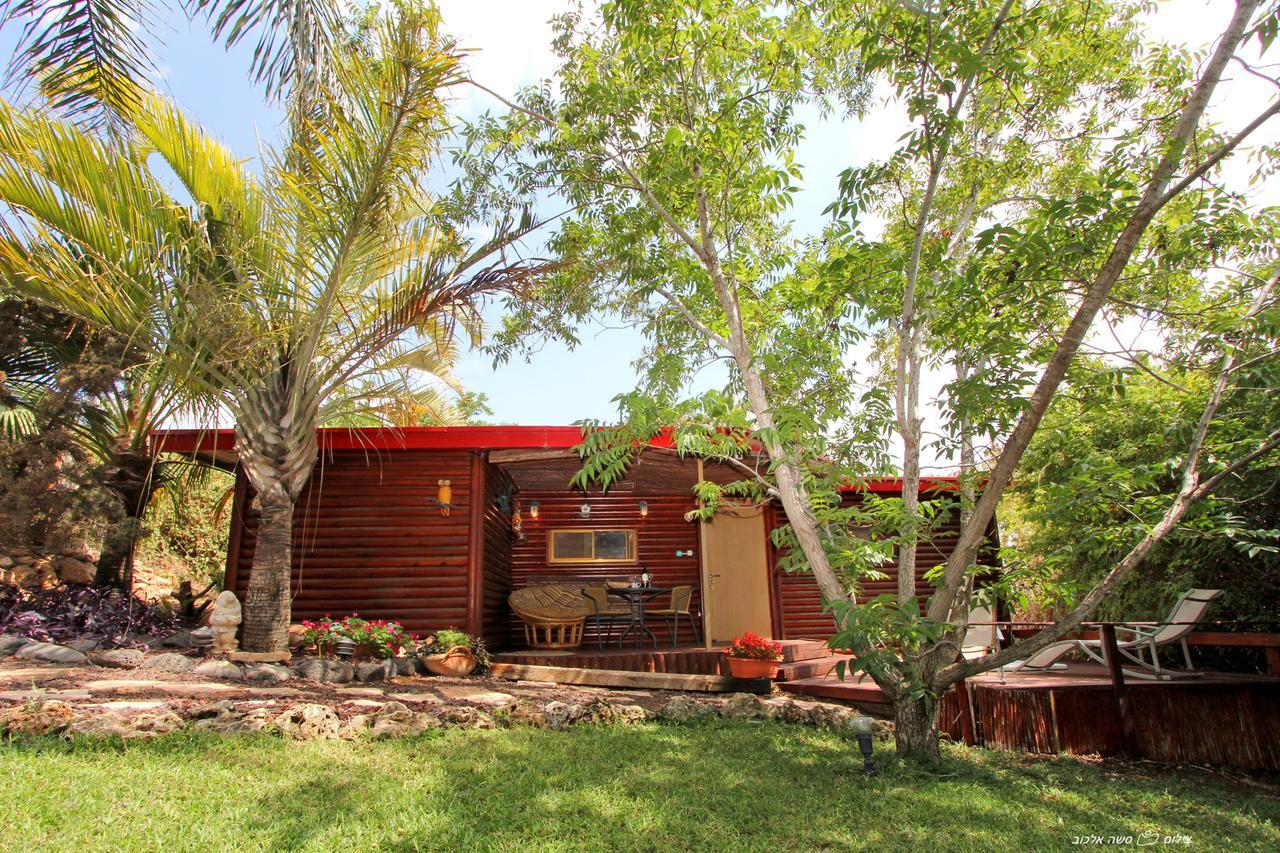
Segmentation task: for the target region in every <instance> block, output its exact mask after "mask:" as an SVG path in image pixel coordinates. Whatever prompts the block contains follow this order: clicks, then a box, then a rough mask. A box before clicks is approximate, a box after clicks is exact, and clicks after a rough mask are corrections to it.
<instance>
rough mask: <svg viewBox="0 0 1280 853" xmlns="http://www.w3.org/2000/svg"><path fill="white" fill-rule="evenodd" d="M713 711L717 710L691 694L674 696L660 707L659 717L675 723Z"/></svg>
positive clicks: (693, 718) (706, 714)
mask: <svg viewBox="0 0 1280 853" xmlns="http://www.w3.org/2000/svg"><path fill="white" fill-rule="evenodd" d="M713 713H715V712H714V711H712V709H711V708H710V707H708V706H707V705H704V704H703V703H701V702H699V701H698V700H696V699H694V698H692V697H690V696H673V697H671V699H670V700H669V701H668V702H667V704H665V705H663V706H662V707H661V708H659V709H658V716H659V717H661V718H662V719H664V720H670V721H671V722H674V723H683V722H686V721H688V720H696V719H700V718H702V717H706V716H708V715H709V714H713Z"/></svg>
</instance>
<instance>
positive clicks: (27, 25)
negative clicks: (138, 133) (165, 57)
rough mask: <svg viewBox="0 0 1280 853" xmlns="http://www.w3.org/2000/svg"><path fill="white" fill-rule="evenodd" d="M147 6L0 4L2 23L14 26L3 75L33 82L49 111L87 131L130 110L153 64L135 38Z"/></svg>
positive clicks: (37, 0) (3, 0)
mask: <svg viewBox="0 0 1280 853" xmlns="http://www.w3.org/2000/svg"><path fill="white" fill-rule="evenodd" d="M154 19H155V8H154V6H153V5H152V4H151V2H150V1H149V0H0V24H10V23H20V24H21V35H20V36H19V39H18V44H17V47H16V49H15V50H14V54H13V58H12V60H11V61H10V66H9V72H8V76H9V79H10V82H12V81H13V80H14V79H15V78H17V77H18V76H19V75H26V76H27V77H29V78H30V79H32V80H35V81H37V83H38V85H39V87H40V90H41V92H42V93H43V94H44V95H45V97H46V98H47V99H48V101H49V103H50V104H51V105H52V106H53V108H54V109H56V110H58V111H60V112H62V113H63V114H65V115H67V116H68V117H71V118H73V119H76V120H77V121H79V122H81V123H84V124H87V125H89V126H92V127H100V126H102V125H103V124H106V123H109V122H111V121H113V115H114V114H113V112H112V111H113V110H117V109H121V108H127V107H130V106H132V105H133V104H134V102H135V101H136V99H137V97H138V93H139V91H140V90H141V88H142V87H143V86H144V85H145V83H146V78H147V77H148V75H150V74H151V73H152V72H153V71H155V61H154V59H153V57H152V55H151V51H150V49H149V47H148V45H147V43H146V42H145V41H144V40H143V39H142V38H140V37H139V35H138V34H139V33H146V32H149V31H152V30H154V26H153V24H154Z"/></svg>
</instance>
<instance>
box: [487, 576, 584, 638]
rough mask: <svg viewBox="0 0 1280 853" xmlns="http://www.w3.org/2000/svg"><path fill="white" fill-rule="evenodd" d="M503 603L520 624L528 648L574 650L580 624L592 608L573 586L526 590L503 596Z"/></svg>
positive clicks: (550, 585) (563, 585)
mask: <svg viewBox="0 0 1280 853" xmlns="http://www.w3.org/2000/svg"><path fill="white" fill-rule="evenodd" d="M507 603H508V604H509V605H511V610H512V611H513V612H514V613H515V614H516V615H517V616H519V617H520V619H521V620H523V622H524V639H525V642H526V643H528V645H529V648H532V649H576V648H577V647H578V646H580V645H582V624H583V622H585V621H586V618H587V616H588V615H590V614H591V612H592V605H591V602H590V600H589V599H588V598H587V597H586V596H584V595H583V594H582V591H581V590H580V589H579V588H578V587H577V586H569V585H565V584H539V585H537V586H527V587H525V588H524V589H517V590H515V591H514V592H512V593H511V595H509V596H507Z"/></svg>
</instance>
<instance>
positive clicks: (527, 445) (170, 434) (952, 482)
mask: <svg viewBox="0 0 1280 853" xmlns="http://www.w3.org/2000/svg"><path fill="white" fill-rule="evenodd" d="M672 432H673V431H672V430H671V429H669V428H668V429H664V430H662V432H660V433H659V434H658V435H656V436H654V437H653V439H652V440H651V441H650V442H649V446H650V447H663V448H667V449H672V448H674V447H675V441H674V439H673V436H672ZM317 433H318V438H319V443H320V449H321V450H326V451H327V450H538V449H548V450H553V449H555V450H561V449H563V450H567V449H570V448H573V447H577V446H578V445H579V444H581V443H582V427H578V426H438V427H359V428H346V427H331V428H324V429H320V430H317ZM235 444H236V434H235V430H230V429H162V430H155V431H154V432H152V433H151V451H152V452H153V453H160V452H162V451H163V452H168V453H184V454H196V453H227V454H230V453H234V452H235ZM956 483H957V478H956V477H924V478H922V479H921V481H920V488H921V490H923V491H938V490H950V489H954V488H956ZM901 488H902V479H901V478H899V477H876V478H872V479H869V480H864V481H862V482H861V483H858V484H849V485H847V486H843V487H842V491H846V492H856V491H872V492H896V491H898V490H900V489H901Z"/></svg>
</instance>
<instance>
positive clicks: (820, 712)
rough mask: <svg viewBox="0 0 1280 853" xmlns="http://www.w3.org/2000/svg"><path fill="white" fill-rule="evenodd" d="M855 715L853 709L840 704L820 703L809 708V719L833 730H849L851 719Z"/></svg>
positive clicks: (819, 726) (818, 725) (816, 724)
mask: <svg viewBox="0 0 1280 853" xmlns="http://www.w3.org/2000/svg"><path fill="white" fill-rule="evenodd" d="M853 717H854V713H853V711H851V710H849V709H848V708H843V707H841V706H839V705H826V704H818V705H814V706H813V707H812V708H810V709H809V719H810V721H811V722H812V723H813V725H815V726H817V727H818V728H820V729H829V730H831V731H833V732H843V731H845V730H847V728H848V725H849V720H851V719H853Z"/></svg>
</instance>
